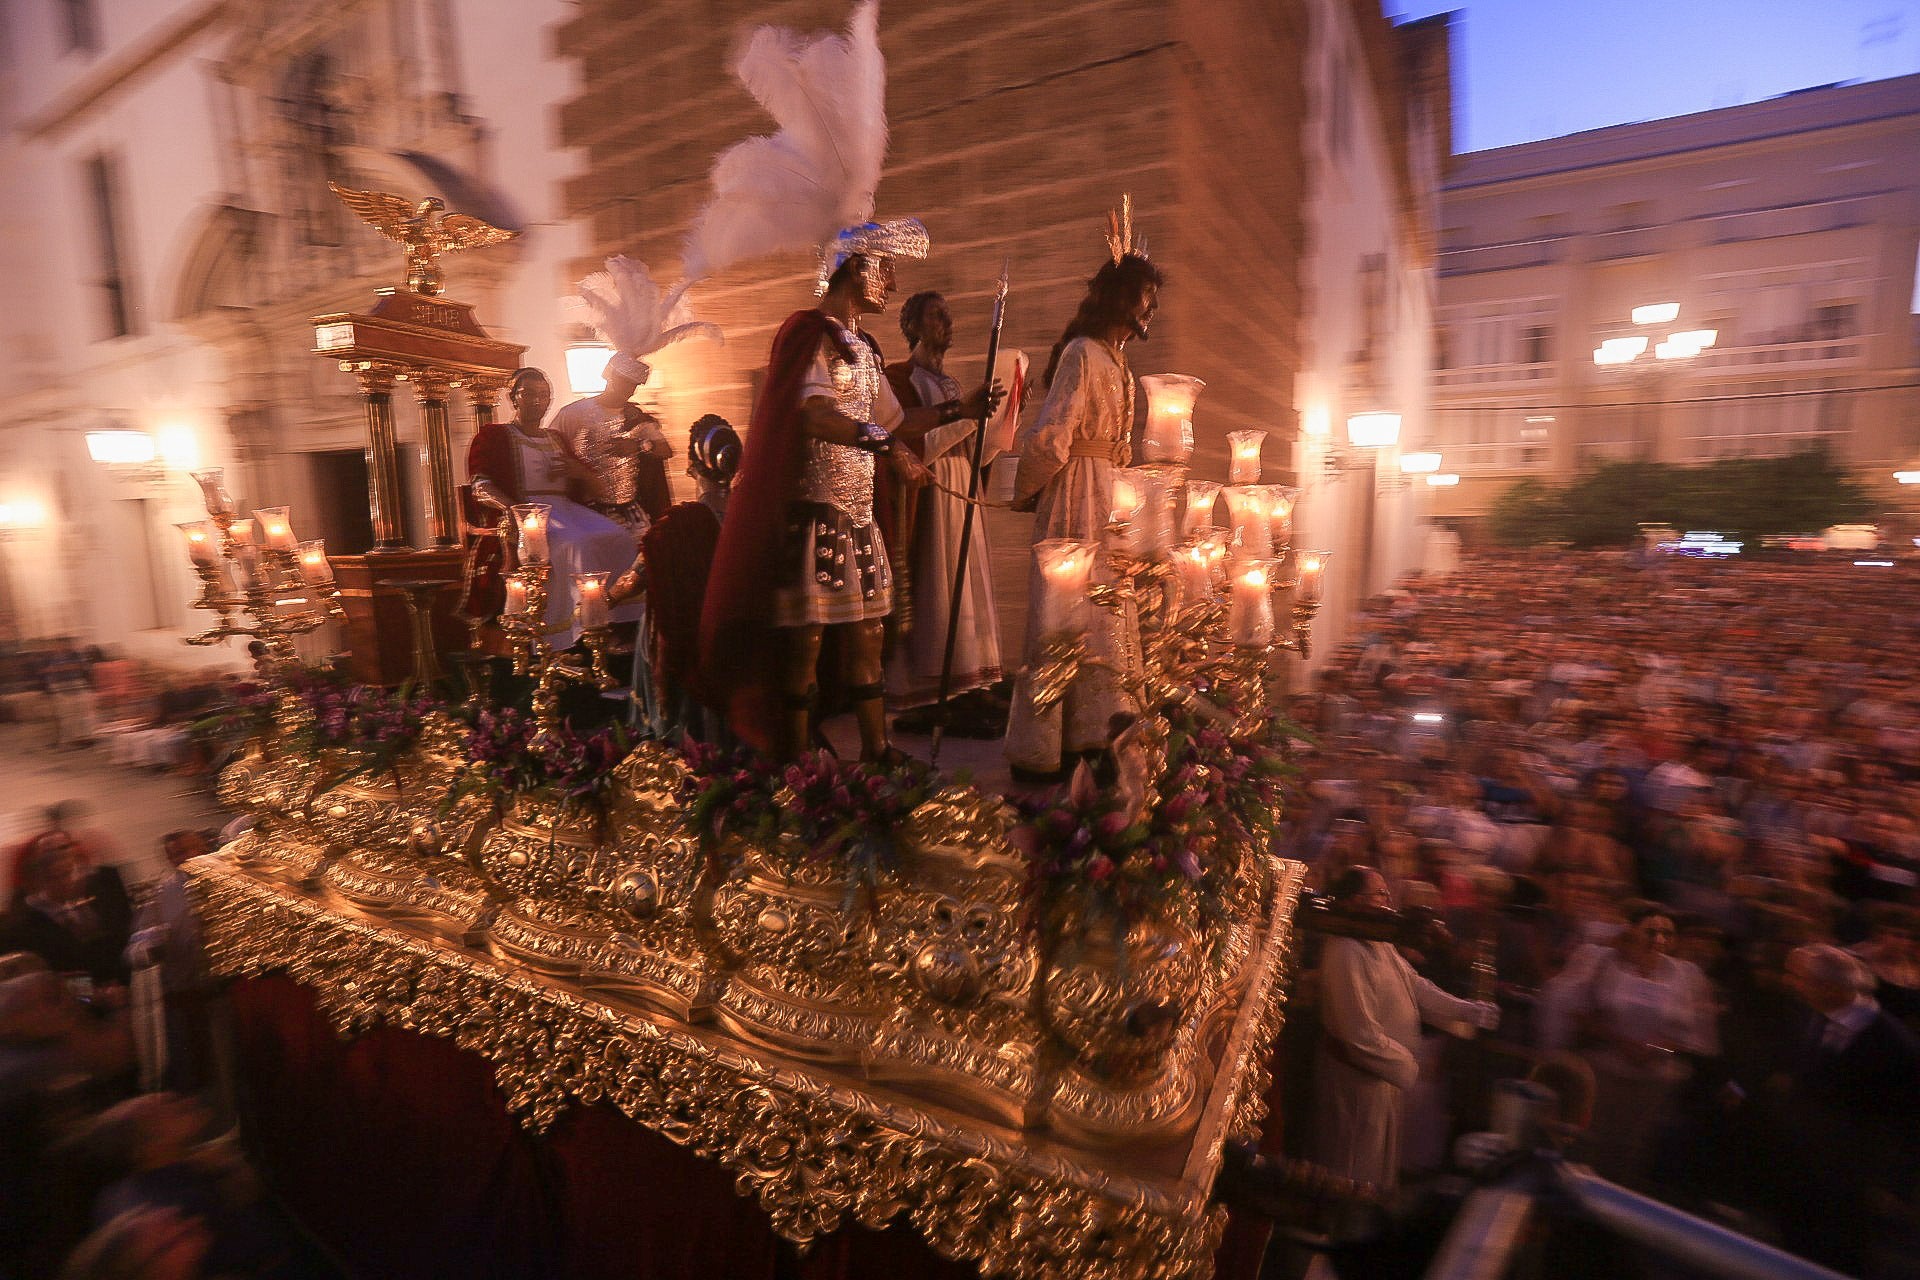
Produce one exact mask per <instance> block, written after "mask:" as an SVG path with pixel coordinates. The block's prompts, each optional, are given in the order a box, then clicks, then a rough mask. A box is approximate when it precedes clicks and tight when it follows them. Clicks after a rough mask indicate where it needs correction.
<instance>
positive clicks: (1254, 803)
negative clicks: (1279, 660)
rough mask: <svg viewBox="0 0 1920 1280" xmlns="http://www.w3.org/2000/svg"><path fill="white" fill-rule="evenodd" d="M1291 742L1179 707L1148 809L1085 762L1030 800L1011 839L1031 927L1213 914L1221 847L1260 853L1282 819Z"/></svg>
mask: <svg viewBox="0 0 1920 1280" xmlns="http://www.w3.org/2000/svg"><path fill="white" fill-rule="evenodd" d="M1284 739H1285V730H1284V729H1283V728H1282V727H1281V726H1279V725H1278V724H1275V725H1273V726H1271V727H1270V729H1269V730H1268V732H1267V733H1266V734H1265V735H1263V736H1262V737H1261V738H1259V739H1258V740H1254V741H1246V740H1235V739H1233V738H1230V737H1229V736H1228V735H1227V734H1226V733H1224V732H1222V731H1221V729H1220V728H1219V727H1218V726H1217V725H1216V724H1214V723H1212V722H1210V721H1207V720H1204V719H1202V718H1201V717H1199V716H1197V715H1194V714H1193V713H1191V712H1188V711H1185V710H1176V711H1174V712H1173V714H1172V715H1171V716H1170V719H1169V724H1168V734H1167V739H1166V743H1165V752H1166V757H1165V767H1164V768H1163V769H1162V770H1161V771H1160V774H1159V776H1158V777H1157V778H1155V779H1153V780H1152V782H1151V785H1150V787H1149V788H1148V792H1147V795H1146V796H1145V797H1144V802H1143V799H1142V798H1141V797H1137V796H1133V795H1130V794H1128V793H1127V792H1126V791H1125V790H1124V789H1121V788H1117V787H1101V786H1099V785H1098V784H1097V783H1096V781H1095V779H1094V774H1093V771H1092V769H1091V768H1090V767H1089V766H1087V765H1084V764H1083V765H1081V766H1080V768H1079V769H1077V770H1076V771H1075V772H1074V775H1073V779H1072V781H1071V782H1070V783H1069V784H1068V785H1067V786H1065V787H1063V788H1055V789H1054V790H1052V791H1051V792H1048V793H1046V794H1045V795H1042V796H1040V797H1038V798H1037V799H1035V800H1032V801H1028V802H1026V803H1025V804H1024V805H1023V806H1022V808H1023V811H1024V819H1025V820H1024V821H1023V822H1022V823H1021V824H1020V825H1019V826H1018V827H1016V828H1015V829H1014V831H1013V834H1012V839H1013V842H1014V844H1015V845H1016V846H1017V847H1019V848H1020V849H1021V850H1022V851H1023V852H1025V853H1026V855H1027V858H1028V863H1029V869H1028V903H1029V907H1028V919H1029V922H1030V924H1031V925H1032V927H1034V928H1035V929H1036V930H1040V931H1043V932H1052V931H1056V930H1058V929H1059V928H1060V927H1061V925H1062V923H1063V922H1064V921H1063V916H1064V914H1065V913H1067V912H1069V911H1073V912H1080V913H1085V914H1091V915H1092V916H1096V917H1100V918H1103V919H1105V920H1106V921H1107V923H1109V924H1110V925H1111V926H1112V927H1113V928H1114V931H1115V934H1116V936H1124V934H1125V932H1126V929H1127V927H1128V926H1129V925H1130V924H1132V923H1133V922H1134V921H1136V920H1139V919H1142V918H1144V917H1148V916H1152V915H1156V914H1164V913H1166V912H1167V911H1169V910H1181V911H1186V910H1191V911H1192V912H1194V913H1195V915H1196V917H1197V918H1198V919H1199V920H1200V921H1202V922H1208V921H1212V920H1215V919H1218V918H1219V915H1220V913H1221V900H1222V891H1223V889H1224V883H1223V882H1224V879H1225V876H1226V870H1225V868H1224V867H1222V866H1221V865H1220V864H1221V863H1222V861H1223V853H1224V851H1226V850H1230V849H1234V848H1243V847H1253V846H1258V847H1262V848H1264V847H1265V846H1266V845H1267V844H1269V843H1271V841H1272V838H1273V835H1274V832H1275V828H1276V827H1277V825H1278V823H1279V818H1280V810H1281V802H1282V800H1283V799H1284V795H1285V788H1286V783H1287V780H1288V778H1289V777H1290V775H1291V774H1292V773H1293V768H1292V766H1291V765H1289V764H1288V763H1287V760H1286V757H1285V755H1284V754H1283V752H1282V751H1281V749H1280V743H1281V742H1283V741H1284Z"/></svg>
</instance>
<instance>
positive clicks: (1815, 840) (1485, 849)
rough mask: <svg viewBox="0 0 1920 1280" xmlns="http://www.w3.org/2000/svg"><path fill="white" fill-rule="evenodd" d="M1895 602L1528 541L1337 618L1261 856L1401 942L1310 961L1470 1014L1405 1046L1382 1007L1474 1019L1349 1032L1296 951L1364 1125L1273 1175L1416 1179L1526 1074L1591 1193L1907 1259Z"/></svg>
mask: <svg viewBox="0 0 1920 1280" xmlns="http://www.w3.org/2000/svg"><path fill="white" fill-rule="evenodd" d="M1916 585H1917V584H1916V583H1915V581H1914V571H1913V569H1912V568H1911V567H1909V566H1899V567H1896V566H1891V565H1885V564H1865V565H1855V564H1853V563H1852V561H1851V559H1850V558H1849V559H1816V560H1812V561H1803V562H1772V563H1769V562H1764V561H1763V562H1759V563H1747V562H1741V563H1719V562H1702V561H1698V560H1694V559H1689V558H1684V557H1670V556H1660V555H1654V556H1651V557H1646V556H1640V555H1632V554H1628V553H1624V552H1621V553H1593V554H1576V553H1567V552H1560V551H1556V552H1545V551H1542V552H1530V553H1510V554H1489V555H1481V556H1477V557H1474V558H1470V559H1469V560H1468V561H1467V562H1466V563H1464V564H1463V565H1462V566H1461V567H1460V569H1459V570H1458V571H1457V572H1456V573H1455V574H1454V575H1452V576H1450V577H1447V578H1445V579H1439V580H1432V579H1428V580H1419V579H1416V580H1414V581H1413V582H1411V583H1410V584H1409V585H1408V586H1406V587H1404V588H1400V589H1396V590H1394V591H1391V592H1389V593H1387V594H1386V595H1385V596H1383V597H1381V598H1378V599H1376V600H1374V601H1372V602H1370V603H1369V605H1368V607H1367V609H1366V610H1365V611H1364V613H1363V615H1362V616H1361V618H1360V619H1359V622H1358V625H1357V630H1356V632H1355V634H1356V636H1357V639H1356V640H1355V642H1354V643H1352V644H1350V645H1348V646H1347V647H1346V648H1344V649H1343V650H1342V651H1341V652H1339V653H1338V654H1337V655H1335V656H1334V658H1333V660H1332V661H1331V662H1330V663H1329V665H1328V666H1327V668H1326V669H1325V670H1324V671H1322V672H1321V673H1320V675H1319V677H1318V679H1317V680H1316V681H1315V682H1314V687H1313V688H1312V689H1311V690H1310V691H1308V692H1305V693H1302V694H1300V695H1299V696H1297V697H1296V698H1295V700H1294V702H1293V706H1292V710H1293V714H1294V715H1295V717H1296V718H1297V719H1298V721H1299V722H1300V723H1301V724H1302V725H1303V726H1304V727H1305V728H1307V729H1308V730H1310V731H1311V732H1312V733H1313V735H1314V737H1315V742H1314V745H1312V746H1311V747H1308V748H1306V749H1305V751H1304V752H1303V757H1304V761H1305V763H1306V766H1307V770H1308V776H1309V779H1310V781H1309V782H1308V784H1307V785H1306V787H1305V790H1304V794H1303V796H1302V803H1301V805H1300V808H1299V811H1298V812H1297V813H1296V815H1295V826H1294V831H1293V835H1292V840H1293V846H1294V849H1295V850H1296V852H1297V853H1298V855H1299V856H1301V857H1302V858H1303V859H1305V860H1306V861H1307V862H1308V863H1309V864H1310V865H1311V866H1312V868H1313V874H1314V877H1315V879H1316V882H1317V883H1318V884H1319V885H1320V886H1321V887H1323V888H1325V889H1328V890H1330V891H1331V892H1332V893H1333V894H1334V896H1335V897H1337V898H1340V897H1344V898H1357V897H1360V896H1363V895H1364V896H1368V897H1372V898H1374V899H1377V903H1376V905H1377V904H1378V903H1384V902H1387V901H1391V902H1393V903H1395V904H1397V905H1398V906H1399V907H1400V908H1402V909H1403V911H1404V912H1406V913H1408V915H1409V917H1410V918H1411V919H1412V920H1413V921H1415V922H1416V923H1420V924H1421V926H1422V932H1421V933H1420V934H1419V936H1418V937H1414V938H1411V939H1410V940H1408V941H1407V942H1406V943H1405V944H1404V945H1402V946H1399V947H1394V945H1393V944H1392V943H1388V942H1374V943H1361V944H1354V943H1350V942H1345V941H1343V942H1341V943H1340V944H1339V945H1340V947H1342V948H1346V949H1349V950H1350V949H1352V947H1354V946H1356V945H1358V946H1362V947H1374V948H1387V949H1393V950H1397V951H1399V952H1400V953H1401V954H1402V956H1403V957H1404V958H1406V959H1408V960H1409V961H1410V962H1411V966H1412V968H1413V969H1414V970H1417V971H1418V974H1417V975H1415V976H1416V977H1420V976H1421V975H1424V978H1431V979H1432V980H1433V981H1434V982H1435V983H1437V984H1438V985H1439V987H1443V988H1450V989H1452V990H1453V991H1454V992H1456V993H1457V994H1459V995H1474V996H1483V997H1490V998H1491V1001H1492V1002H1495V1003H1497V1004H1498V1007H1499V1013H1498V1027H1499V1030H1498V1031H1497V1032H1496V1033H1495V1037H1494V1039H1493V1040H1492V1042H1491V1043H1487V1042H1484V1041H1481V1042H1474V1043H1473V1046H1472V1047H1467V1042H1464V1041H1460V1040H1455V1041H1453V1042H1452V1043H1451V1045H1449V1043H1448V1041H1447V1037H1445V1036H1443V1035H1440V1034H1438V1033H1436V1032H1428V1033H1424V1034H1423V1033H1422V1032H1420V1031H1419V1030H1417V1029H1416V1025H1417V1022H1418V1018H1416V1017H1413V1015H1412V1013H1411V1010H1412V1009H1414V1008H1415V1007H1416V1005H1417V1007H1418V1009H1419V1011H1420V1012H1421V1013H1423V1014H1425V1015H1426V1016H1427V1018H1428V1019H1429V1021H1433V1020H1439V1021H1441V1022H1442V1023H1445V1022H1447V1021H1448V1020H1449V1019H1451V1021H1452V1023H1453V1027H1452V1029H1453V1030H1454V1031H1455V1032H1459V1033H1462V1034H1473V1032H1472V1031H1470V1030H1469V1028H1470V1027H1472V1026H1473V1025H1474V1024H1476V1023H1477V1024H1478V1025H1479V1026H1481V1027H1484V1026H1487V1025H1489V1024H1490V1023H1492V1022H1493V1021H1494V1019H1493V1018H1492V1017H1491V1016H1488V1017H1485V1018H1482V1017H1481V1016H1480V1014H1479V1012H1478V1010H1479V1009H1480V1006H1478V1005H1472V1004H1468V1003H1465V1002H1462V1001H1458V1000H1455V1001H1453V1002H1452V1003H1451V1004H1450V1005H1449V1006H1448V1007H1446V1008H1444V1009H1441V1008H1433V1007H1430V1006H1435V1005H1437V1004H1438V1001H1436V1000H1435V999H1434V998H1432V997H1429V996H1427V995H1423V994H1421V993H1420V992H1419V991H1418V990H1415V989H1412V988H1409V989H1408V991H1407V992H1406V993H1405V995H1406V998H1405V999H1404V1000H1402V999H1401V998H1400V997H1401V992H1400V990H1399V988H1400V987H1401V986H1402V985H1404V983H1405V980H1404V979H1402V978H1400V977H1398V976H1394V977H1393V978H1392V981H1391V982H1388V980H1387V979H1386V978H1377V979H1375V980H1372V981H1370V982H1368V983H1364V984H1361V985H1363V986H1364V987H1366V990H1365V991H1364V992H1363V994H1364V995H1365V996H1366V998H1367V1000H1368V1001H1369V1002H1370V1003H1369V1004H1368V1005H1367V1007H1366V1008H1364V1009H1362V1010H1361V1012H1360V1014H1359V1015H1356V1014H1355V1012H1354V1010H1353V990H1354V988H1355V980H1354V979H1353V977H1352V973H1353V964H1352V963H1351V957H1345V956H1344V951H1343V952H1342V953H1341V955H1342V956H1343V957H1344V958H1343V959H1342V963H1341V964H1340V965H1339V966H1338V967H1334V966H1333V965H1332V964H1331V960H1332V958H1333V957H1332V956H1330V958H1329V965H1328V967H1327V968H1326V970H1325V971H1324V972H1323V973H1322V974H1321V975H1320V985H1319V988H1318V990H1317V995H1318V997H1319V1002H1320V1005H1321V1007H1322V1009H1323V1011H1324V1016H1323V1017H1322V1018H1320V1019H1318V1020H1315V1021H1312V1024H1311V1027H1310V1028H1309V1029H1310V1031H1311V1032H1312V1033H1313V1034H1314V1035H1316V1036H1317V1037H1318V1038H1319V1040H1320V1045H1319V1047H1318V1049H1317V1051H1316V1052H1315V1053H1314V1054H1309V1055H1307V1056H1308V1058H1309V1059H1312V1058H1315V1057H1317V1058H1318V1060H1319V1063H1320V1065H1321V1066H1322V1067H1323V1069H1324V1070H1323V1073H1322V1079H1321V1092H1322V1094H1325V1092H1326V1083H1327V1077H1328V1076H1329V1075H1337V1074H1338V1073H1339V1072H1346V1073H1349V1074H1353V1075H1355V1076H1356V1078H1358V1079H1361V1080H1362V1081H1363V1084H1364V1085H1365V1087H1385V1088H1387V1089H1389V1090H1390V1091H1391V1094H1392V1097H1391V1105H1390V1106H1387V1107H1385V1108H1384V1109H1378V1108H1376V1113H1375V1115H1374V1119H1373V1121H1372V1123H1371V1126H1370V1127H1369V1126H1362V1129H1361V1131H1359V1132H1356V1130H1355V1128H1354V1126H1353V1124H1352V1123H1351V1119H1350V1117H1349V1118H1348V1119H1345V1120H1343V1122H1342V1123H1341V1124H1339V1125H1329V1124H1322V1125H1321V1126H1320V1132H1319V1133H1318V1134H1317V1136H1316V1135H1309V1134H1299V1135H1297V1137H1298V1141H1300V1142H1301V1143H1302V1144H1303V1147H1302V1149H1303V1150H1304V1151H1308V1152H1311V1153H1312V1154H1314V1155H1316V1156H1317V1157H1318V1158H1319V1159H1321V1160H1322V1161H1323V1162H1324V1163H1326V1164H1328V1165H1330V1166H1332V1167H1334V1168H1336V1169H1339V1170H1342V1171H1345V1172H1349V1173H1354V1174H1357V1175H1361V1176H1368V1177H1370V1178H1371V1179H1372V1180H1374V1181H1376V1182H1385V1183H1392V1182H1393V1181H1395V1180H1396V1179H1397V1178H1398V1177H1399V1176H1400V1175H1401V1174H1402V1173H1403V1172H1411V1171H1424V1170H1431V1169H1434V1168H1437V1167H1439V1166H1441V1165H1442V1164H1443V1163H1444V1162H1445V1159H1446V1150H1447V1139H1448V1137H1449V1136H1450V1135H1451V1134H1454V1133H1459V1132H1462V1131H1464V1130H1467V1129H1471V1128H1474V1127H1476V1126H1478V1125H1480V1124H1482V1123H1483V1122H1484V1121H1485V1118H1486V1116H1485V1111H1484V1109H1483V1106H1484V1100H1483V1098H1481V1097H1480V1096H1479V1095H1481V1094H1483V1093H1484V1089H1483V1088H1481V1087H1480V1086H1482V1085H1484V1083H1485V1082H1486V1081H1487V1080H1490V1079H1492V1078H1493V1077H1494V1076H1495V1075H1498V1074H1505V1075H1512V1074H1518V1073H1519V1072H1520V1071H1523V1070H1525V1069H1527V1068H1528V1067H1534V1068H1535V1069H1538V1068H1539V1067H1541V1066H1542V1065H1545V1066H1546V1067H1547V1068H1548V1069H1549V1070H1551V1071H1553V1072H1555V1073H1557V1075H1558V1078H1560V1079H1562V1080H1565V1079H1567V1078H1569V1073H1571V1075H1572V1077H1574V1078H1578V1079H1581V1080H1584V1081H1588V1082H1590V1084H1589V1085H1586V1086H1582V1087H1581V1088H1579V1089H1577V1090H1576V1092H1580V1093H1582V1094H1584V1095H1587V1096H1588V1097H1589V1098H1590V1107H1588V1108H1583V1109H1584V1110H1586V1112H1587V1114H1585V1115H1584V1116H1582V1122H1583V1128H1584V1133H1583V1135H1582V1139H1581V1141H1580V1143H1579V1144H1578V1155H1579V1158H1581V1159H1583V1160H1586V1161H1588V1162H1590V1163H1591V1164H1592V1165H1593V1166H1594V1167H1595V1169H1596V1170H1597V1171H1598V1172H1600V1173H1601V1174H1603V1175H1604V1176H1607V1177H1610V1178H1613V1179H1616V1180H1619V1181H1622V1182H1624V1183H1626V1184H1628V1185H1629V1186H1633V1187H1637V1188H1641V1189H1645V1190H1649V1191H1653V1192H1655V1193H1657V1194H1659V1195H1661V1196H1663V1197H1665V1198H1669V1199H1672V1200H1674V1201H1676V1202H1678V1203H1681V1204H1683V1205H1685V1206H1688V1207H1691V1208H1695V1209H1697V1210H1702V1211H1706V1212H1710V1213H1712V1214H1715V1215H1718V1216H1720V1217H1721V1218H1723V1219H1724V1220H1727V1221H1730V1222H1733V1223H1735V1224H1737V1225H1739V1226H1740V1227H1741V1228H1742V1229H1746V1230H1750V1231H1754V1232H1758V1233H1759V1234H1761V1235H1763V1236H1765V1237H1768V1238H1771V1239H1774V1240H1777V1241H1778V1242H1780V1243H1781V1244H1783V1245H1784V1246H1785V1247H1787V1248H1789V1249H1791V1250H1793V1251H1795V1252H1798V1253H1801V1254H1804V1255H1806V1256H1809V1257H1812V1258H1814V1259H1815V1260H1817V1261H1821V1262H1824V1263H1826V1264H1828V1265H1830V1266H1834V1267H1837V1268H1839V1269H1841V1270H1843V1271H1846V1272H1848V1273H1849V1274H1866V1275H1872V1274H1879V1273H1881V1271H1882V1270H1883V1269H1885V1268H1887V1267H1889V1266H1890V1265H1891V1264H1890V1259H1895V1258H1898V1257H1900V1256H1902V1254H1903V1250H1904V1252H1905V1255H1906V1256H1912V1251H1913V1246H1914V1243H1915V1241H1916V1239H1920V1236H1917V1235H1916V1214H1915V1208H1916V1202H1915V1199H1914V1191H1915V1175H1916V1172H1917V1171H1920V1087H1917V1086H1920V1040H1916V1035H1915V1033H1916V1031H1920V945H1917V944H1916V934H1920V680H1916V675H1920V672H1916V661H1917V660H1916V656H1915V655H1916V653H1917V652H1920V650H1917V649H1916V647H1915V642H1916V640H1920V592H1917V591H1916ZM1413 927H1414V926H1413V924H1409V926H1408V928H1409V929H1410V930H1411V929H1413ZM1332 950H1333V947H1332V946H1331V945H1330V946H1329V951H1330V952H1331V951H1332ZM1383 972H1385V971H1383ZM1424 978H1423V979H1422V980H1424ZM1387 986H1391V987H1393V990H1392V991H1391V992H1387V993H1385V994H1383V991H1384V989H1385V988H1386V987H1387ZM1435 994H1436V995H1438V994H1439V993H1438V992H1436V993H1435ZM1416 997H1417V999H1416ZM1401 1004H1405V1005H1406V1009H1405V1010H1403V1012H1406V1013H1407V1014H1408V1017H1409V1018H1410V1019H1412V1020H1411V1021H1409V1022H1407V1025H1405V1026H1401V1025H1399V1022H1398V1021H1395V1020H1393V1019H1392V1018H1391V1017H1390V1014H1391V1011H1392V1010H1393V1009H1396V1008H1398V1007H1399V1005H1401ZM1376 1006H1377V1008H1378V1009H1379V1010H1385V1011H1386V1012H1384V1013H1381V1014H1380V1015H1379V1016H1378V1017H1375V1016H1374V1013H1375V1011H1376ZM1299 1021H1301V1020H1299V1019H1297V1020H1296V1022H1299ZM1401 1021H1404V1020H1401ZM1389 1023H1391V1024H1392V1025H1388V1024H1389ZM1383 1042H1388V1043H1386V1045H1385V1047H1384V1048H1383V1047H1382V1043H1383ZM1336 1083H1337V1082H1336ZM1335 1092H1338V1090H1337V1089H1336V1090H1335ZM1303 1096H1304V1095H1303ZM1322 1101H1323V1102H1324V1101H1325V1099H1324V1097H1323V1099H1322ZM1312 1111H1313V1114H1311V1115H1309V1116H1308V1117H1306V1119H1307V1125H1305V1126H1302V1127H1303V1128H1311V1127H1312V1124H1313V1122H1314V1121H1316V1120H1320V1119H1322V1117H1323V1116H1324V1115H1325V1114H1327V1111H1326V1107H1325V1106H1320V1107H1315V1108H1313V1109H1312ZM1343 1114H1344V1113H1343ZM1383 1129H1384V1130H1390V1131H1391V1132H1388V1133H1386V1134H1385V1136H1384V1137H1383ZM1383 1142H1384V1143H1385V1146H1384V1148H1383V1146H1382V1144H1383ZM1369 1144H1370V1145H1369ZM1363 1148H1364V1150H1362V1149H1363ZM1361 1165H1365V1166H1366V1167H1365V1168H1360V1167H1359V1166H1361ZM1888 1273H1891V1272H1888Z"/></svg>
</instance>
